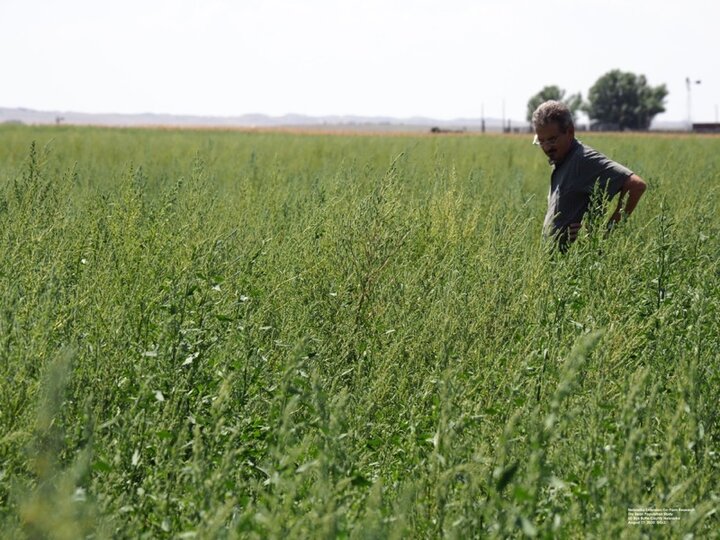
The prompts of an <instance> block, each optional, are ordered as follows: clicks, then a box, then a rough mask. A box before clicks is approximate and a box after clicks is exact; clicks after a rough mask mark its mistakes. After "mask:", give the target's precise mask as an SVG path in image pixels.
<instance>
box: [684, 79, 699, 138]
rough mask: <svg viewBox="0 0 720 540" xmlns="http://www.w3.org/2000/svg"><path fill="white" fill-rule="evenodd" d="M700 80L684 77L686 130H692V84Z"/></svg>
mask: <svg viewBox="0 0 720 540" xmlns="http://www.w3.org/2000/svg"><path fill="white" fill-rule="evenodd" d="M701 82H702V81H701V80H699V79H698V80H695V81H693V80H691V79H690V77H685V86H686V87H687V121H688V131H692V126H693V125H692V97H691V95H692V92H691V90H692V85H693V84H700V83H701Z"/></svg>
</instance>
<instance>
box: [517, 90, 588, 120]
mask: <svg viewBox="0 0 720 540" xmlns="http://www.w3.org/2000/svg"><path fill="white" fill-rule="evenodd" d="M550 99H554V100H555V101H562V102H563V103H565V105H567V106H568V109H570V112H571V113H572V115H573V118H575V117H576V116H577V113H578V111H579V110H581V107H582V95H581V94H580V93H577V94H571V95H569V96H568V97H565V90H563V89H561V88H560V87H559V86H555V85H551V86H546V87H544V88H543V89H542V90H540V91H539V92H538V93H537V94H535V95H534V96H533V97H531V98H530V101H528V104H527V121H528V122H532V115H533V112H535V109H537V108H538V106H539V105H540V104H541V103H544V102H545V101H548V100H550Z"/></svg>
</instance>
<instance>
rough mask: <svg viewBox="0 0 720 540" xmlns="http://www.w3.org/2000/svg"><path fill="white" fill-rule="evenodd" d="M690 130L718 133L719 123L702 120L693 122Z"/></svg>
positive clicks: (719, 129) (719, 131)
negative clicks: (696, 122)
mask: <svg viewBox="0 0 720 540" xmlns="http://www.w3.org/2000/svg"><path fill="white" fill-rule="evenodd" d="M692 130H693V132H694V133H720V123H718V122H703V123H700V124H693V125H692Z"/></svg>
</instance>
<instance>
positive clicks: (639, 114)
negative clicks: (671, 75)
mask: <svg viewBox="0 0 720 540" xmlns="http://www.w3.org/2000/svg"><path fill="white" fill-rule="evenodd" d="M667 95H668V90H667V88H666V87H665V85H664V84H661V85H660V86H655V87H652V86H649V85H648V83H647V79H646V78H645V75H636V74H634V73H630V72H623V71H620V70H619V69H614V70H612V71H609V72H608V73H606V74H605V75H603V76H602V77H600V78H599V79H598V80H597V81H596V82H595V84H594V85H593V86H592V88H590V92H589V93H588V102H587V103H586V104H585V105H584V107H583V110H585V112H587V114H588V116H589V117H590V120H591V121H592V122H593V123H598V122H600V123H604V124H611V125H614V126H617V128H618V129H620V130H625V129H647V128H648V127H650V122H652V119H653V117H655V115H656V114H658V113H661V112H664V111H665V106H664V101H665V97H667Z"/></svg>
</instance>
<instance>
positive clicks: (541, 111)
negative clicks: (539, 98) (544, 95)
mask: <svg viewBox="0 0 720 540" xmlns="http://www.w3.org/2000/svg"><path fill="white" fill-rule="evenodd" d="M532 123H533V127H534V128H538V127H545V126H547V125H549V124H552V123H556V124H557V125H558V127H559V128H560V131H562V132H563V133H566V132H567V130H568V128H571V127H572V128H574V127H575V123H574V122H573V115H572V113H571V112H570V109H568V107H567V105H565V104H564V103H563V102H562V101H555V100H552V99H551V100H549V101H546V102H545V103H541V104H540V105H539V106H538V108H537V109H535V112H534V113H533V115H532Z"/></svg>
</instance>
